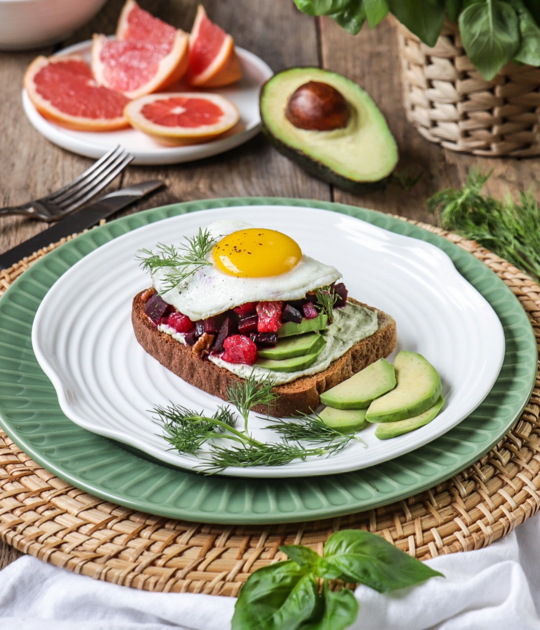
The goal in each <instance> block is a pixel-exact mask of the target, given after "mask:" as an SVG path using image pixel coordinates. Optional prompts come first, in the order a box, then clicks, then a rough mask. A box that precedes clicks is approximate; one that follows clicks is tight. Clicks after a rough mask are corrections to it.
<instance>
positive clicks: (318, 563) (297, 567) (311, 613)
mask: <svg viewBox="0 0 540 630" xmlns="http://www.w3.org/2000/svg"><path fill="white" fill-rule="evenodd" d="M280 550H281V551H282V552H283V553H285V554H286V555H287V556H288V557H289V560H285V561H282V562H276V563H275V564H271V565H270V566H267V567H263V568H262V569H258V570H257V571H255V572H254V573H253V574H252V575H250V577H249V578H248V580H247V582H246V583H245V584H244V586H243V587H242V590H241V591H240V596H239V598H238V601H237V602H236V606H235V609H234V617H233V620H232V630H252V629H253V630H255V629H257V630H345V628H348V627H349V626H350V625H351V624H353V623H354V622H355V620H356V618H357V616H358V608H359V607H358V601H357V600H356V598H355V596H354V595H353V593H352V592H351V591H350V590H348V589H347V588H342V589H341V590H339V591H332V590H330V584H329V582H330V580H339V581H341V582H343V583H355V582H360V583H362V584H365V585H366V586H368V587H369V588H372V589H374V590H376V591H378V592H379V593H390V592H391V591H396V590H399V589H402V588H407V587H411V586H415V585H417V584H420V583H421V582H425V581H426V580H429V579H430V578H432V577H436V576H440V577H444V575H443V574H442V573H439V572H438V571H434V570H433V569H430V568H429V567H428V566H426V565H425V564H422V563H421V562H419V561H418V560H416V559H415V558H411V557H410V556H409V555H407V554H406V553H404V552H403V551H400V550H399V549H397V548H396V547H394V546H393V545H392V544H390V543H389V542H388V541H386V540H385V539H384V538H382V537H381V536H377V535H376V534H370V533H368V532H365V531H362V530H344V531H341V532H337V533H335V534H333V535H332V536H330V538H329V539H328V541H327V543H326V545H325V546H324V552H323V555H322V556H319V555H318V554H317V553H315V551H313V550H312V549H310V548H309V547H304V546H302V545H288V546H283V547H280Z"/></svg>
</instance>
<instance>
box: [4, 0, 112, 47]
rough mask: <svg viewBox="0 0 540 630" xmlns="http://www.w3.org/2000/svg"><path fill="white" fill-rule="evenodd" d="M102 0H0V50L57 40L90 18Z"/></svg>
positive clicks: (34, 45) (97, 9)
mask: <svg viewBox="0 0 540 630" xmlns="http://www.w3.org/2000/svg"><path fill="white" fill-rule="evenodd" d="M105 1H106V0H0V50H28V49H32V48H38V47H40V46H46V45H48V44H53V43H55V42H58V41H60V40H62V39H64V38H65V37H67V36H68V35H70V34H71V33H72V32H73V31H75V30H76V29H78V28H79V27H80V26H82V25H83V24H84V23H85V22H87V21H88V20H90V19H91V18H92V17H93V16H94V15H95V14H96V13H97V12H98V11H99V10H100V9H101V7H102V6H103V5H104V4H105Z"/></svg>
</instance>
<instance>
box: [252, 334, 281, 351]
mask: <svg viewBox="0 0 540 630" xmlns="http://www.w3.org/2000/svg"><path fill="white" fill-rule="evenodd" d="M249 338H250V339H251V341H254V342H255V343H256V344H257V346H261V347H262V348H271V347H273V346H275V345H276V344H277V340H278V336H277V333H251V335H250V336H249Z"/></svg>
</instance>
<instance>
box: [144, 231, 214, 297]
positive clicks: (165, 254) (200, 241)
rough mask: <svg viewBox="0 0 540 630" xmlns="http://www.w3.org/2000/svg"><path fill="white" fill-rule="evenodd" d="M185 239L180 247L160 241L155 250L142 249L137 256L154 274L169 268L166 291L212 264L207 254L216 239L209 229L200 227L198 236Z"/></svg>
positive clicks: (145, 269) (147, 269)
mask: <svg viewBox="0 0 540 630" xmlns="http://www.w3.org/2000/svg"><path fill="white" fill-rule="evenodd" d="M184 240H185V243H183V244H181V245H178V247H176V246H174V245H163V244H162V243H158V245H157V248H156V251H155V252H153V251H151V250H148V249H141V250H140V254H141V255H139V256H137V260H138V261H139V262H140V265H141V267H142V269H144V271H149V272H150V273H152V274H153V273H155V272H156V271H158V270H159V269H163V268H166V269H168V271H167V273H166V274H165V277H164V288H165V290H166V291H170V290H171V289H174V288H175V287H177V286H178V285H179V284H180V283H181V282H183V281H184V280H186V279H187V278H189V277H190V276H192V275H193V274H194V273H196V272H197V271H198V270H199V269H201V268H202V267H208V266H212V263H211V262H210V261H208V260H207V256H208V254H209V253H210V252H211V251H212V249H213V248H214V245H215V244H216V240H215V239H214V238H212V236H211V235H210V232H209V231H208V230H202V229H201V228H199V233H198V234H197V235H196V236H192V237H191V238H189V237H186V238H185V239H184Z"/></svg>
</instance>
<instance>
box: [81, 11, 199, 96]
mask: <svg viewBox="0 0 540 630" xmlns="http://www.w3.org/2000/svg"><path fill="white" fill-rule="evenodd" d="M116 37H117V39H116V40H115V41H111V40H109V39H108V38H107V37H105V36H104V35H94V39H93V43H92V71H93V72H94V76H95V77H96V80H97V82H98V83H99V84H100V85H104V86H106V87H108V88H110V89H112V90H116V91H117V92H122V94H125V95H126V96H127V97H128V98H129V99H135V98H139V97H141V96H144V95H145V94H151V93H152V92H157V91H159V90H162V89H163V88H166V87H167V86H169V85H171V84H173V83H176V82H177V81H179V80H180V79H181V78H182V77H183V76H184V74H185V72H186V70H187V68H188V63H189V37H188V35H187V34H186V33H184V31H181V30H176V29H175V28H174V27H172V26H170V25H169V24H166V23H165V22H162V21H161V20H158V19H157V18H155V17H153V16H152V15H150V13H148V12H147V11H143V10H142V9H141V8H140V7H139V5H138V4H137V3H136V2H134V0H128V2H127V3H126V4H125V6H124V8H123V10H122V13H121V15H120V21H119V23H118V28H117V31H116Z"/></svg>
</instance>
